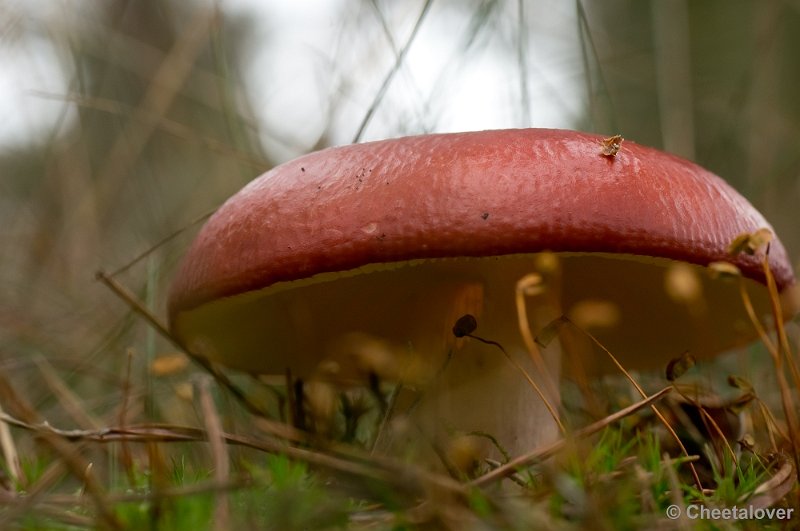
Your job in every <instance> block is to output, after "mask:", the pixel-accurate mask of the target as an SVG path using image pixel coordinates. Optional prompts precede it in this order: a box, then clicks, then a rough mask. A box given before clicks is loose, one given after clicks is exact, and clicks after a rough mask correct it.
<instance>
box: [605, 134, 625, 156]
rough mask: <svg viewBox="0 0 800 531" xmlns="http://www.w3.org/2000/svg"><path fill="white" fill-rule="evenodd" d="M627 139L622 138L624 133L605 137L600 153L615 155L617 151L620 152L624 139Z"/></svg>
mask: <svg viewBox="0 0 800 531" xmlns="http://www.w3.org/2000/svg"><path fill="white" fill-rule="evenodd" d="M623 140H625V139H624V138H622V135H614V136H610V137H608V138H604V139H603V149H602V150H601V151H600V153H601V154H602V155H603V156H604V157H614V156H616V154H617V153H619V150H620V148H621V147H622V141H623Z"/></svg>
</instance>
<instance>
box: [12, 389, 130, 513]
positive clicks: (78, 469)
mask: <svg viewBox="0 0 800 531" xmlns="http://www.w3.org/2000/svg"><path fill="white" fill-rule="evenodd" d="M0 401H2V402H5V403H6V404H9V405H11V406H13V410H14V411H16V412H17V413H18V414H20V415H21V416H22V417H23V420H24V421H25V422H27V423H35V422H36V421H37V418H38V414H37V413H36V411H35V410H34V409H33V408H32V407H31V405H30V404H28V403H27V401H25V400H24V399H23V398H21V397H20V396H19V395H18V394H17V393H16V391H14V389H13V387H11V384H10V383H9V382H8V380H7V379H6V378H5V376H3V375H2V374H0ZM5 417H7V415H4V418H5ZM40 435H41V437H42V440H43V441H44V443H45V444H46V445H47V446H49V447H50V448H51V449H52V450H53V451H54V452H55V453H56V454H58V456H59V457H60V458H61V460H62V461H63V463H64V464H65V466H66V468H67V469H68V470H69V471H70V473H71V474H72V475H73V476H75V477H76V478H77V479H79V480H80V481H81V482H82V483H83V484H84V487H85V489H86V493H87V494H88V495H89V496H90V497H91V498H92V500H93V501H94V506H95V509H96V511H97V515H98V518H99V519H100V520H101V521H102V522H103V525H104V526H105V527H106V528H109V529H121V526H120V523H119V521H118V520H117V518H116V516H115V515H114V513H113V512H112V510H111V506H110V505H109V503H108V501H107V499H106V493H105V489H104V488H103V486H102V485H101V484H100V482H99V481H98V480H97V478H96V477H95V476H94V474H92V473H91V470H87V469H88V467H89V463H88V462H87V461H86V460H85V459H83V457H82V456H81V455H80V452H79V451H78V448H76V447H75V446H74V445H72V444H70V442H69V441H67V440H66V439H65V438H63V437H61V436H59V435H57V434H55V433H53V432H47V431H42V432H40Z"/></svg>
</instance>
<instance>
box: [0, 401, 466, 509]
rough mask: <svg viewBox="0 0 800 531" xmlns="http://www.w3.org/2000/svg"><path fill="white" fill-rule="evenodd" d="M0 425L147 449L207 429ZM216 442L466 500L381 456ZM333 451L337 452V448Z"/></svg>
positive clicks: (449, 485) (448, 485)
mask: <svg viewBox="0 0 800 531" xmlns="http://www.w3.org/2000/svg"><path fill="white" fill-rule="evenodd" d="M0 420H1V421H4V422H6V423H8V424H11V425H14V426H17V427H19V428H23V429H27V430H30V431H33V432H35V433H37V434H40V435H42V436H50V437H56V438H58V439H60V440H62V441H92V442H96V443H109V442H116V441H120V440H126V441H128V442H138V443H145V444H149V445H153V444H156V443H169V442H202V441H208V440H209V434H208V432H207V430H204V429H202V428H193V427H187V426H172V425H164V424H148V425H138V426H128V427H125V428H119V427H117V428H104V429H101V430H60V429H57V428H54V427H53V426H51V425H50V424H48V423H46V422H43V423H31V422H26V421H24V420H20V419H17V418H15V417H12V416H11V415H8V414H0ZM219 438H220V439H221V440H222V441H224V442H225V443H226V444H232V445H237V446H243V447H246V448H252V449H254V450H259V451H263V452H268V453H273V454H282V455H286V456H287V457H288V458H290V459H294V460H298V461H304V462H306V463H308V464H309V465H311V466H314V467H318V468H324V469H328V470H333V471H336V472H341V473H344V474H347V475H351V476H356V477H362V478H369V479H372V480H375V481H381V482H385V483H387V484H389V485H393V486H395V487H396V488H398V489H408V488H409V487H413V488H415V489H416V488H419V489H422V490H425V489H427V488H436V489H441V490H442V491H443V492H449V493H451V494H454V495H458V496H465V495H466V491H465V490H464V488H463V486H462V485H461V484H459V483H457V482H455V481H453V480H451V479H450V478H447V477H445V476H442V475H440V474H435V473H432V472H429V471H427V470H425V469H423V468H419V467H416V466H414V465H411V464H409V463H405V462H399V461H395V460H393V459H389V458H385V457H371V456H368V455H365V454H363V453H360V452H355V451H353V450H349V451H348V450H345V449H342V452H340V453H337V454H326V453H321V452H317V451H314V450H310V449H306V448H298V447H294V446H289V445H288V444H286V443H285V442H283V441H276V440H273V439H265V438H258V439H256V438H253V437H245V436H241V435H234V434H229V433H225V432H222V431H221V432H220V433H219ZM337 450H339V449H338V448H337ZM159 492H161V491H159Z"/></svg>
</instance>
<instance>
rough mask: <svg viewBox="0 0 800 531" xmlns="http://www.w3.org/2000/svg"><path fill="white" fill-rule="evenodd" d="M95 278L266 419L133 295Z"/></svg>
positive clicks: (116, 284)
mask: <svg viewBox="0 0 800 531" xmlns="http://www.w3.org/2000/svg"><path fill="white" fill-rule="evenodd" d="M95 278H97V280H99V281H100V282H102V283H103V284H105V285H106V287H108V288H109V289H110V290H111V291H113V292H114V294H115V295H117V296H118V297H119V298H120V299H122V300H123V301H124V302H125V303H126V304H127V305H128V307H130V308H131V310H133V311H134V312H135V313H137V314H138V315H139V316H140V317H142V318H144V320H145V321H147V322H148V323H149V324H150V326H152V327H153V328H155V329H156V331H157V332H158V333H159V334H161V335H162V336H164V338H166V339H168V340H169V341H170V342H171V343H172V344H173V345H175V346H176V347H178V348H179V349H181V350H182V351H183V352H185V353H186V355H187V356H189V358H191V359H192V361H194V362H195V363H197V364H198V365H199V366H200V367H202V368H203V369H205V370H206V371H207V372H208V373H209V374H210V375H211V376H213V377H214V379H215V380H216V381H217V383H219V384H220V385H221V386H222V387H224V388H225V389H227V390H228V391H229V392H230V393H231V394H232V395H233V396H234V397H235V398H236V399H237V400H238V401H239V402H240V403H241V404H242V405H243V406H244V407H245V408H246V409H247V410H248V411H249V412H250V413H252V414H254V415H256V416H258V417H263V418H267V417H268V415H267V414H266V413H265V412H264V411H263V410H262V409H261V408H260V407H259V406H258V405H257V404H256V403H255V402H253V401H252V400H250V398H249V397H248V396H247V395H246V394H244V393H243V392H242V390H241V389H239V388H238V387H236V386H235V385H234V384H233V382H231V380H230V379H229V378H228V377H227V376H226V375H225V374H224V373H223V372H221V371H219V370H217V369H216V368H215V367H214V365H212V364H211V362H210V361H209V360H208V359H206V358H204V357H203V356H200V355H198V354H196V353H195V352H193V351H192V350H191V349H190V348H188V347H187V346H186V345H184V344H183V342H182V341H180V340H179V339H178V338H177V337H175V336H174V335H172V333H170V331H169V329H168V328H167V327H166V325H165V324H164V323H162V322H161V321H160V320H159V319H158V317H156V316H155V315H153V314H152V313H151V312H150V311H149V310H148V309H147V308H145V306H144V305H143V304H142V303H141V302H139V300H138V299H137V298H136V296H135V295H134V294H133V293H131V292H130V290H128V289H127V288H126V287H125V286H123V285H122V284H120V283H119V282H117V281H116V280H114V279H113V278H111V277H110V276H109V275H108V274H106V273H105V272H104V271H98V272H97V273H95Z"/></svg>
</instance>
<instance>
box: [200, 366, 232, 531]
mask: <svg viewBox="0 0 800 531" xmlns="http://www.w3.org/2000/svg"><path fill="white" fill-rule="evenodd" d="M197 387H198V391H199V394H200V409H201V411H202V412H203V421H204V422H205V425H206V432H207V433H208V442H209V445H210V446H211V458H212V461H213V463H214V480H215V481H217V482H218V483H219V484H226V483H227V482H228V481H229V479H230V478H229V476H230V462H229V460H228V450H227V447H226V445H225V440H224V439H223V437H222V433H223V431H222V421H221V420H220V418H219V414H218V413H217V408H216V407H215V406H214V399H213V398H212V397H211V392H210V391H209V387H210V382H209V378H208V377H205V378H201V379H200V381H199V382H198V385H197ZM216 494H217V496H216V504H215V506H214V529H219V530H221V531H224V530H226V529H228V528H229V526H230V499H229V498H228V496H227V493H226V492H225V491H223V490H219V491H217V492H216Z"/></svg>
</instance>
